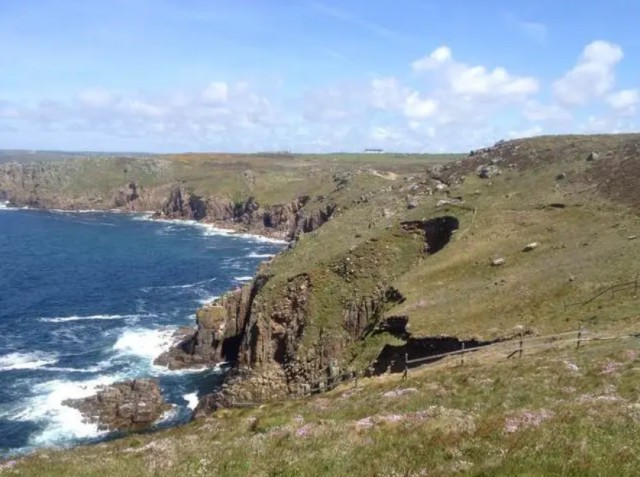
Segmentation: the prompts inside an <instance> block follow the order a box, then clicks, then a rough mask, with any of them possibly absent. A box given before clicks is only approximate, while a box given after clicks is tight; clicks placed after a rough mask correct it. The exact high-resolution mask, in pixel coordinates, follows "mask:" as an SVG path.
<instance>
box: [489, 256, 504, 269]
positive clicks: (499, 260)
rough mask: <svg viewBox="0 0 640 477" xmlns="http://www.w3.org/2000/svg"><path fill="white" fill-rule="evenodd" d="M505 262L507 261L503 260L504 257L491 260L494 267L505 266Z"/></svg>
mask: <svg viewBox="0 0 640 477" xmlns="http://www.w3.org/2000/svg"><path fill="white" fill-rule="evenodd" d="M505 262H506V260H505V259H504V258H502V257H499V258H494V259H492V260H491V266H492V267H499V266H501V265H504V264H505Z"/></svg>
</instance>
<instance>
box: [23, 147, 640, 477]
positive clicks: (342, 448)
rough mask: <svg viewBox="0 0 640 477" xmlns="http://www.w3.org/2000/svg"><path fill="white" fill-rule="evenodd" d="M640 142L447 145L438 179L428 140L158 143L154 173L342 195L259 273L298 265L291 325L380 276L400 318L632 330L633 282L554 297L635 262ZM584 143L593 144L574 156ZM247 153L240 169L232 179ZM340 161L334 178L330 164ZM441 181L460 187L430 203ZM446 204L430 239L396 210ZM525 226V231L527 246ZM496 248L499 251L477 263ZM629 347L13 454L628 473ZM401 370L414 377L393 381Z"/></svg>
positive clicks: (347, 467)
mask: <svg viewBox="0 0 640 477" xmlns="http://www.w3.org/2000/svg"><path fill="white" fill-rule="evenodd" d="M639 144H640V135H619V136H587V137H579V136H561V137H541V138H534V139H527V140H518V141H512V142H509V143H505V144H502V145H500V146H499V147H497V148H494V149H492V150H491V151H489V152H487V153H486V156H484V157H483V155H482V153H480V154H477V155H474V156H473V157H471V158H468V159H464V160H462V161H457V162H454V163H451V165H450V166H449V169H448V170H447V172H446V173H447V174H450V175H457V176H458V177H459V176H460V175H464V176H465V180H464V181H463V182H458V183H456V184H454V185H452V186H451V187H450V188H449V189H448V190H442V191H438V190H437V188H434V187H433V183H432V182H430V179H429V178H428V177H427V176H426V175H425V174H424V171H425V167H426V165H427V162H425V160H426V159H425V158H416V159H415V161H414V158H412V157H408V158H394V157H379V156H376V157H371V158H369V157H360V156H357V157H346V158H345V157H342V156H340V157H338V156H336V157H335V164H334V159H331V158H327V157H324V158H322V159H316V158H314V157H299V156H276V157H266V158H265V157H257V156H242V158H241V159H240V158H239V157H238V156H216V157H212V156H208V155H183V156H179V157H171V158H163V159H162V160H167V161H169V163H170V164H171V166H170V167H168V169H167V170H168V171H170V172H168V173H167V174H169V173H170V174H171V175H172V177H173V178H174V179H175V178H181V179H180V180H185V181H187V183H189V184H193V185H195V186H196V188H198V190H202V191H206V192H208V193H214V192H220V191H224V193H228V194H238V195H245V194H248V193H252V194H255V195H256V197H257V198H258V200H259V201H260V200H262V201H263V202H265V203H276V202H285V201H287V200H291V198H293V196H295V195H296V194H300V193H306V194H309V195H312V196H314V199H313V200H312V201H311V202H310V203H309V204H308V205H307V206H306V207H309V208H310V209H309V210H311V209H312V208H313V207H320V206H322V204H326V203H327V202H328V201H330V202H331V203H334V204H336V205H337V212H336V214H335V216H334V217H333V218H332V219H331V220H330V221H328V222H327V223H326V224H325V225H323V226H322V227H321V228H320V229H318V230H316V231H314V232H312V233H310V234H305V235H304V236H303V237H302V238H301V240H300V242H299V243H298V244H297V246H296V247H295V248H293V249H292V250H289V251H286V252H284V253H282V254H281V255H279V256H278V257H276V258H275V259H274V260H273V261H271V262H269V263H265V264H263V266H262V267H261V273H265V274H267V273H268V274H271V275H272V276H273V278H272V279H271V280H270V281H269V282H268V284H267V286H266V287H265V288H264V289H263V290H261V292H260V293H261V294H263V297H264V298H266V300H265V302H266V303H277V301H278V297H279V296H281V292H282V290H283V289H284V287H285V286H286V283H287V280H288V279H289V278H291V277H293V276H296V275H298V274H301V273H306V274H308V275H309V276H310V277H311V289H312V296H311V298H310V303H311V305H312V306H311V314H310V316H309V320H310V322H309V324H308V326H307V328H306V329H305V333H306V334H305V336H304V340H305V343H313V342H314V341H315V340H316V339H317V337H318V335H319V334H320V333H321V331H323V332H325V333H326V331H327V330H329V331H331V332H336V333H339V332H340V331H341V330H342V327H343V323H342V319H343V318H342V316H343V315H342V309H343V307H344V306H345V304H347V303H348V302H349V300H351V299H352V298H353V297H357V296H360V297H361V296H366V295H367V294H369V293H371V291H372V290H373V289H374V288H375V287H376V286H377V284H379V283H380V282H383V283H385V284H387V285H392V286H394V287H395V288H397V289H398V290H400V291H401V292H402V293H403V295H404V296H405V297H406V301H404V302H403V303H401V304H399V305H397V306H395V307H394V308H392V309H389V310H388V311H387V315H388V316H391V315H396V316H397V315H405V316H407V317H408V318H409V327H410V331H411V333H412V335H413V336H418V337H420V336H438V335H447V336H460V337H465V338H471V337H475V338H483V339H489V338H499V337H504V336H510V335H513V334H515V333H519V332H521V331H523V330H524V331H528V332H530V333H532V334H534V335H535V334H549V333H554V332H562V331H568V330H575V329H577V327H578V323H579V322H584V323H586V324H587V325H588V327H589V328H590V329H591V330H593V331H596V332H607V333H630V332H638V331H639V330H638V326H639V325H640V320H639V318H640V317H639V315H638V312H637V304H638V301H637V296H635V295H634V294H633V293H632V292H630V291H626V292H622V293H620V294H617V295H615V296H614V297H611V296H609V295H607V296H603V297H602V298H600V299H598V300H595V301H593V302H592V303H590V304H588V305H584V306H580V307H572V308H569V309H568V310H565V308H564V303H565V302H575V301H581V300H583V299H586V298H589V297H590V296H591V295H593V294H594V293H596V292H597V291H598V290H601V289H603V288H605V287H607V286H609V285H612V284H616V283H620V282H626V281H629V280H632V279H634V278H635V276H636V274H637V273H638V271H640V247H639V244H640V240H634V239H633V237H635V236H640V218H639V217H638V214H637V206H638V205H639V204H640V189H639V188H637V187H635V184H637V183H638V181H639V180H640V167H639V166H638V164H639V163H640V162H639V158H640V147H639ZM594 151H595V152H598V156H599V157H598V159H597V160H595V161H587V158H588V157H589V155H590V154H591V153H592V152H594ZM440 159H442V158H440ZM447 159H450V158H447ZM491 159H495V160H496V162H497V163H498V166H499V167H500V168H501V169H502V174H501V175H498V176H495V177H492V178H490V179H481V178H479V177H478V175H477V174H476V172H475V171H476V168H477V167H478V166H482V165H486V164H487V163H488V162H489V161H490V160H491ZM365 160H366V161H367V162H366V166H365V163H363V162H362V161H365ZM405 160H406V162H403V161H405ZM342 161H343V162H342ZM376 161H377V162H376ZM248 169H250V170H251V171H252V177H253V180H246V179H247V178H246V176H247V175H246V174H244V171H246V170H248ZM336 172H338V174H337V175H338V176H339V177H348V180H346V181H344V182H340V181H336V180H335V179H336ZM345 173H347V176H344V174H345ZM107 177H109V176H107ZM339 177H338V179H339ZM109 180H111V179H109ZM113 180H114V183H115V179H113ZM154 180H156V179H154ZM317 195H324V196H325V199H324V202H323V201H322V200H320V199H318V198H317V197H316V196H317ZM410 198H412V199H415V202H414V204H413V205H415V207H413V208H408V202H409V199H410ZM455 198H459V199H460V200H461V201H462V202H463V203H462V204H459V205H442V202H441V201H442V200H449V201H451V200H453V199H455ZM439 202H440V203H439ZM443 215H452V216H455V217H456V218H458V219H459V221H460V229H459V230H458V232H457V233H455V234H454V235H453V238H452V240H451V241H450V243H449V244H448V245H447V246H446V247H445V248H444V249H443V250H441V251H440V252H438V253H437V254H434V255H425V254H424V253H422V248H423V246H424V242H423V239H422V237H420V236H419V235H415V234H407V233H403V232H402V231H401V226H400V224H401V222H402V221H406V220H421V219H430V218H435V217H440V216H443ZM534 241H535V242H538V244H539V246H538V247H537V248H535V249H534V250H532V251H529V252H525V251H523V249H524V247H525V246H526V245H527V244H528V243H530V242H534ZM497 257H502V258H505V260H506V261H505V264H504V265H502V266H499V267H492V266H490V260H491V259H492V258H497ZM387 342H394V343H397V342H398V341H397V338H394V337H392V336H389V335H387V336H385V335H384V334H378V335H376V336H375V337H369V338H367V339H365V340H364V341H363V342H360V343H357V344H354V345H353V349H352V350H351V351H352V353H353V355H354V359H355V361H354V363H355V364H357V366H358V367H363V366H365V365H366V364H367V363H368V362H369V361H370V360H371V359H372V358H373V357H375V356H376V354H377V353H378V352H379V351H380V349H381V348H382V346H383V345H384V343H387ZM638 363H639V361H638V343H637V342H636V340H633V339H629V340H626V341H619V342H610V343H606V344H591V345H589V346H587V347H586V348H585V349H584V350H581V351H580V352H579V353H576V352H575V351H574V350H572V349H564V350H560V351H557V350H556V351H548V352H541V353H538V354H535V355H534V356H531V357H527V359H522V360H515V361H514V360H511V361H507V360H505V359H504V356H501V357H499V358H496V357H494V358H491V359H488V358H487V359H480V357H477V358H470V362H469V363H468V365H467V366H465V367H456V366H449V365H447V363H446V362H445V363H442V364H439V365H436V366H431V367H428V368H423V369H422V370H420V371H418V372H416V373H411V378H410V380H409V381H407V382H404V383H399V377H398V376H391V377H383V378H377V379H371V380H366V381H364V382H363V385H362V386H361V387H360V388H359V389H358V390H357V391H354V390H350V389H345V388H342V389H339V390H336V391H333V392H332V393H329V394H326V395H322V396H318V397H313V398H309V399H304V400H292V401H289V402H282V403H271V404H266V405H264V406H260V407H259V408H255V409H244V410H239V409H236V410H225V411H220V412H218V414H217V415H216V416H214V417H212V418H209V419H206V420H204V421H201V422H197V423H193V424H191V425H189V426H186V427H183V428H179V429H172V430H169V431H165V432H162V433H158V434H154V435H145V436H132V437H129V438H127V439H124V440H121V441H117V442H112V443H105V444H100V445H98V446H93V447H88V448H80V449H75V450H72V451H68V452H61V453H58V452H50V451H42V452H39V453H37V454H35V455H34V456H32V457H29V458H27V459H26V460H24V461H21V462H19V463H18V464H17V467H15V468H14V470H16V471H19V472H22V473H23V475H54V476H66V475H86V476H91V475H105V474H106V475H109V474H114V475H123V476H127V475H132V476H133V475H168V476H174V475H175V476H178V475H207V474H212V475H229V476H233V475H274V476H275V475H310V476H315V475H363V476H365V475H366V476H370V475H389V476H391V475H403V476H404V475H416V476H418V475H451V474H456V473H457V474H460V475H612V474H615V475H634V474H635V469H636V468H637V467H638V464H640V462H638V457H637V456H638V453H637V451H638V449H640V447H639V445H640V442H639V437H638V436H639V435H640V433H638V430H640V429H638V420H639V419H640V413H639V412H638V408H639V407H640V404H639V401H640V400H639V393H638V389H637V384H636V383H637V379H638V375H637V373H638V370H640V366H638ZM398 385H401V386H402V387H405V388H414V389H415V390H413V391H403V392H399V391H398V390H397V389H396V388H397V387H398ZM388 393H391V394H388ZM43 456H44V457H43Z"/></svg>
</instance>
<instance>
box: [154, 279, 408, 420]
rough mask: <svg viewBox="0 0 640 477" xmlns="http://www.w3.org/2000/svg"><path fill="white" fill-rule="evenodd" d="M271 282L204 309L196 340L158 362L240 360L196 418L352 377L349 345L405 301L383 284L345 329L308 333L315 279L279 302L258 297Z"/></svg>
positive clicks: (292, 286) (286, 289)
mask: <svg viewBox="0 0 640 477" xmlns="http://www.w3.org/2000/svg"><path fill="white" fill-rule="evenodd" d="M267 280H268V279H267V278H266V277H258V279H256V281H254V283H253V284H251V285H247V286H245V287H244V288H243V289H242V290H237V291H235V292H233V293H231V294H228V295H226V296H225V297H223V298H222V299H221V300H220V301H219V302H217V303H215V304H213V305H211V306H208V307H205V308H203V309H202V310H200V311H199V312H198V315H197V316H198V329H197V331H196V332H195V334H194V335H193V336H191V337H190V338H189V339H188V340H186V341H185V342H183V343H181V344H180V345H179V346H178V347H176V348H174V349H173V350H171V351H170V352H169V353H168V354H167V356H165V357H163V358H161V359H160V360H159V361H158V362H159V363H162V364H168V365H169V366H172V367H174V368H175V367H182V366H189V365H193V364H202V363H215V362H219V361H220V360H232V359H233V357H234V356H235V364H234V366H233V368H232V370H231V371H230V372H229V374H228V375H227V377H226V379H225V382H224V384H223V386H222V388H221V390H220V391H217V392H215V393H213V394H211V395H207V396H205V397H203V399H202V400H201V402H200V405H199V406H198V409H197V410H196V413H195V415H196V416H199V415H205V414H207V413H210V412H211V411H213V410H215V409H217V408H219V407H225V406H228V405H232V404H235V405H237V404H242V403H251V402H263V401H267V400H272V399H278V398H283V397H286V396H287V395H291V394H298V393H300V392H303V391H304V390H305V389H306V390H310V389H311V386H312V384H313V383H318V382H319V381H322V380H330V379H332V378H333V377H336V376H338V375H340V374H342V373H345V372H348V369H347V368H348V361H349V356H350V355H349V353H347V351H348V349H349V346H350V345H351V344H352V343H354V342H356V341H358V340H360V339H362V338H364V337H365V336H366V335H367V334H368V333H370V332H372V331H373V330H374V328H375V327H376V325H377V323H378V322H379V321H380V320H381V319H382V315H383V312H384V311H385V309H386V306H387V304H388V303H400V302H402V301H403V300H404V298H403V297H402V295H401V294H400V293H399V292H398V290H396V289H394V288H392V287H388V286H384V285H382V284H381V285H379V286H378V287H376V289H375V290H374V291H373V292H372V293H371V294H369V295H366V296H356V297H354V298H353V299H352V300H349V301H348V302H347V303H345V305H344V310H343V321H342V324H343V328H342V329H341V330H336V329H333V330H330V329H326V330H324V329H321V330H320V332H319V333H317V334H313V335H307V333H306V331H307V326H309V325H310V322H309V320H310V317H311V315H312V311H311V309H310V303H311V300H312V290H313V282H312V280H311V277H310V276H309V275H307V274H301V275H297V276H294V277H291V278H289V279H288V280H287V281H286V283H285V284H284V286H283V287H282V288H279V290H278V293H277V295H276V296H271V295H268V294H267V293H261V290H263V288H264V287H265V285H266V284H267V283H268V281H267ZM311 336H313V338H312V337H311Z"/></svg>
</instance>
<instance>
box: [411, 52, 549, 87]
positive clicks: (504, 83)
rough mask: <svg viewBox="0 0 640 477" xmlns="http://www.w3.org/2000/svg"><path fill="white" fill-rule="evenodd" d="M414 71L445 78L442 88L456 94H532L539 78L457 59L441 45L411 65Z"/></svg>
mask: <svg viewBox="0 0 640 477" xmlns="http://www.w3.org/2000/svg"><path fill="white" fill-rule="evenodd" d="M411 66H412V68H413V69H414V70H415V71H423V72H432V73H433V74H440V75H441V76H442V77H443V78H444V82H445V84H444V87H445V88H446V89H448V90H450V92H452V93H454V94H457V95H465V96H485V97H504V98H507V97H511V98H521V97H526V96H529V95H532V94H535V93H536V92H537V91H538V89H539V84H538V80H537V79H535V78H533V77H528V76H516V75H513V74H511V73H509V72H508V71H507V69H506V68H504V67H496V68H493V69H490V68H488V67H486V66H483V65H476V66H469V65H467V64H465V63H462V62H459V61H456V60H455V59H454V57H453V53H452V51H451V49H450V48H449V47H448V46H440V47H439V48H436V49H435V50H434V51H432V52H431V53H430V54H429V55H427V56H425V57H423V58H420V59H418V60H416V61H414V62H413V63H412V64H411Z"/></svg>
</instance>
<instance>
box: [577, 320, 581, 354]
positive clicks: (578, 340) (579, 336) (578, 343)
mask: <svg viewBox="0 0 640 477" xmlns="http://www.w3.org/2000/svg"><path fill="white" fill-rule="evenodd" d="M580 338H582V323H579V324H578V339H577V340H576V349H577V350H578V349H580Z"/></svg>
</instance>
